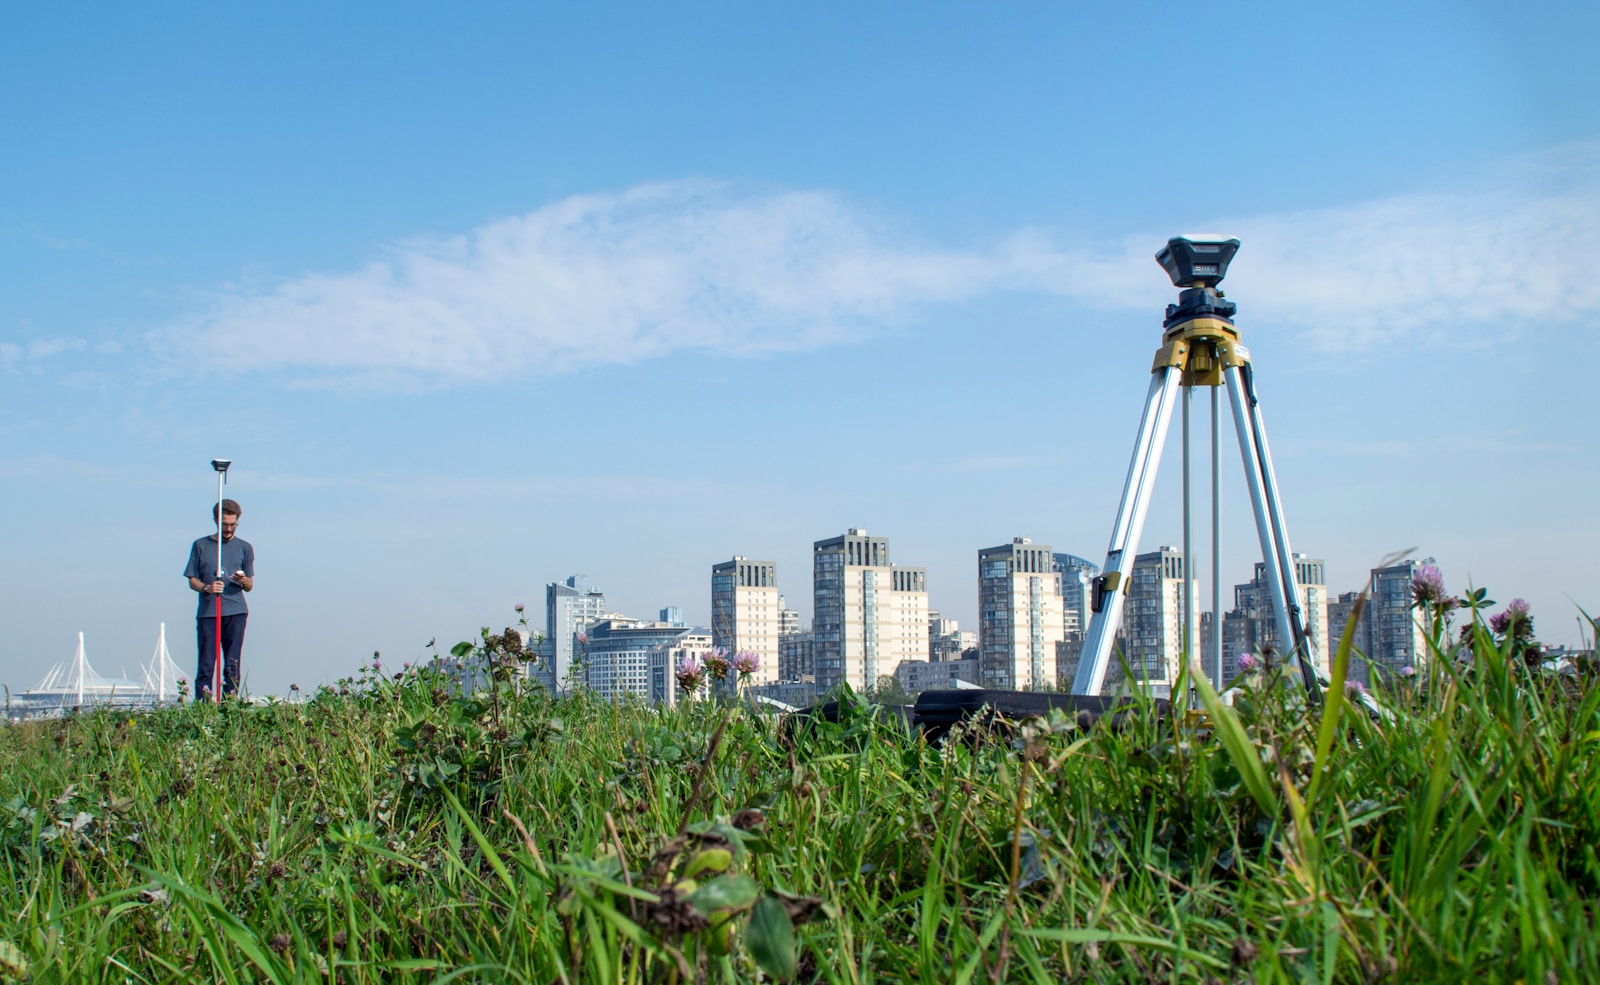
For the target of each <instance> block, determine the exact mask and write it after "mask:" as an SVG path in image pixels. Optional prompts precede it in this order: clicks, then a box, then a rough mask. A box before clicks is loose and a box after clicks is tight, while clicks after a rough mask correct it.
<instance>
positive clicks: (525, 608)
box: [517, 602, 528, 612]
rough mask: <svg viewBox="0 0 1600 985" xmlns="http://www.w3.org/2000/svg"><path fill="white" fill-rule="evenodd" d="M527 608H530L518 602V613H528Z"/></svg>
mask: <svg viewBox="0 0 1600 985" xmlns="http://www.w3.org/2000/svg"><path fill="white" fill-rule="evenodd" d="M527 608H528V607H527V606H525V605H523V604H522V603H521V602H518V603H517V611H518V612H524V611H526V610H527Z"/></svg>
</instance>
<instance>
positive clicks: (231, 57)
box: [0, 3, 1600, 691]
mask: <svg viewBox="0 0 1600 985" xmlns="http://www.w3.org/2000/svg"><path fill="white" fill-rule="evenodd" d="M1204 10H1205V14H1206V18H1205V19H1204V20H1202V19H1201V18H1199V17H1198V16H1193V15H1185V16H1181V17H1177V16H1174V15H1173V8H1171V6H1170V5H1158V4H1103V5H1100V6H1099V7H1098V8H1096V7H1091V6H1089V5H1078V6H1076V7H1068V6H1066V5H1022V4H1018V5H1006V6H1004V7H1000V8H978V7H973V6H971V5H960V4H936V5H935V4H880V5H842V4H841V5H810V6H808V7H806V8H804V9H800V8H783V9H779V8H773V7H770V6H767V5H731V4H730V5H723V6H716V5H697V6H691V5H685V4H678V5H637V6H622V5H603V4H586V5H581V6H579V5H574V6H567V7H560V8H543V9H540V8H530V7H526V6H522V5H515V6H514V5H503V6H496V5H488V4H483V5H472V6H471V7H470V9H447V8H441V7H437V6H432V5H421V4H415V5H375V4H374V5H350V6H345V7H342V8H339V9H334V10H329V9H325V5H310V4H301V5H295V4H280V5H274V6H273V7H272V8H271V9H270V10H267V9H261V10H256V11H240V10H236V9H231V8H221V7H217V6H215V5H210V6H200V5H194V6H191V7H188V8H183V7H178V6H169V7H164V8H161V9H160V10H150V9H138V8H130V7H126V6H113V5H103V6H92V5H89V6H76V7H73V6H66V5H46V6H37V5H36V6H34V7H31V8H26V9H17V10H13V11H11V12H10V13H9V14H8V17H7V24H6V29H5V30H4V31H0V133H4V134H6V139H5V151H4V153H3V154H0V270H3V271H4V278H3V280H0V284H3V287H4V289H3V290H0V507H3V508H4V511H5V515H6V522H5V523H4V525H3V526H0V625H3V628H4V632H5V638H6V641H7V645H6V647H5V648H4V649H3V650H0V681H4V682H5V683H7V684H9V685H10V686H11V687H12V688H14V689H16V688H21V687H26V686H28V685H29V684H31V683H32V682H33V681H34V680H35V679H37V678H38V677H39V676H40V675H42V674H43V672H44V671H45V669H46V668H47V667H48V665H49V664H50V663H52V662H55V661H57V660H60V659H64V658H66V657H68V656H70V654H71V651H72V647H73V645H74V643H75V636H74V634H75V633H76V632H77V631H79V630H82V631H84V632H85V633H86V635H87V639H88V645H89V655H90V658H91V660H92V661H94V662H95V664H96V666H97V668H98V669H100V670H101V671H102V672H107V673H114V672H116V671H118V670H119V669H121V668H123V667H126V669H127V670H128V671H129V672H132V671H133V670H134V668H135V666H136V665H137V664H138V663H139V662H141V661H142V660H144V659H146V658H147V657H148V654H149V651H150V648H151V646H152V645H153V643H154V636H155V630H156V625H157V623H159V622H161V621H165V622H166V623H167V624H168V630H169V637H170V638H171V640H172V649H173V652H174V656H175V657H176V658H177V659H178V661H179V663H180V664H181V665H183V666H189V665H190V664H191V663H192V661H193V642H192V635H191V634H192V618H193V607H194V600H193V596H192V595H191V594H190V593H189V592H188V591H187V590H186V588H185V587H184V585H183V582H182V580H181V578H180V577H179V573H180V572H181V570H182V566H183V562H184V558H185V556H186V552H187V543H188V541H189V540H190V539H192V538H193V537H195V536H198V535H200V534H202V533H204V532H205V529H206V526H207V524H208V523H209V503H210V501H211V497H212V495H213V494H214V479H213V476H212V473H211V471H210V469H209V467H208V465H207V461H208V460H209V459H210V458H212V457H213V456H216V455H226V456H229V457H232V458H233V459H234V460H235V461H236V462H237V463H238V465H237V467H236V469H235V473H234V480H233V485H232V487H231V492H232V493H233V494H234V495H235V496H236V497H237V498H238V499H240V500H241V501H242V502H243V503H244V506H245V516H244V518H243V523H242V525H241V534H242V535H243V536H245V537H246V538H248V539H250V540H251V541H252V542H253V543H255V545H256V548H257V552H258V556H259V579H258V587H257V590H256V592H255V593H253V596H252V599H251V601H252V606H253V616H252V622H251V626H250V630H249V637H248V640H247V645H246V669H247V672H248V674H249V676H250V680H251V683H252V686H253V687H254V688H255V689H257V690H266V691H281V690H283V689H284V688H286V687H287V686H288V684H289V683H290V682H297V683H301V684H302V685H309V684H312V683H315V682H319V681H323V680H328V679H331V678H333V677H335V676H338V675H339V674H341V673H344V672H347V671H349V670H351V669H353V668H354V667H355V666H356V665H357V664H359V662H360V661H361V659H362V658H363V657H369V656H370V654H371V653H372V651H374V650H381V651H382V652H383V653H384V655H385V657H386V658H387V659H389V660H391V661H395V662H398V661H400V660H405V659H413V658H415V657H416V656H417V655H418V654H419V652H420V650H421V647H422V645H423V644H424V643H426V642H427V641H428V640H429V639H430V638H434V637H437V638H438V639H440V640H441V641H446V642H450V641H454V640H456V639H461V638H465V637H466V636H468V635H470V634H471V633H473V632H474V631H475V630H476V628H477V627H479V626H482V625H486V624H493V625H495V626H497V627H498V626H503V625H505V624H506V623H507V622H509V621H510V619H511V606H512V605H513V604H515V603H517V602H526V603H528V605H529V609H530V614H531V615H534V616H535V617H536V618H537V617H541V616H542V589H541V586H542V585H543V584H544V583H545V582H548V581H551V580H554V579H557V578H561V577H565V576H566V575H568V574H571V573H573V572H579V571H581V572H585V573H587V574H588V575H590V576H591V578H592V579H593V580H594V581H595V582H597V583H598V584H600V585H601V586H602V587H603V588H605V589H606V591H607V592H608V595H609V596H610V598H611V600H612V602H613V604H614V607H615V608H616V609H618V610H620V611H624V612H628V613H633V614H638V615H646V614H650V613H653V612H654V611H655V610H656V609H657V608H659V607H661V606H663V605H667V604H677V605H681V606H683V607H684V609H685V611H686V613H687V615H688V616H689V617H690V618H691V619H702V620H703V619H704V618H705V615H706V612H707V610H708V607H709V600H708V596H709V584H708V583H709V568H710V566H711V565H712V564H713V563H714V562H716V561H718V560H721V559H725V558H727V557H728V556H731V555H732V554H735V553H739V554H746V555H749V556H754V557H763V558H770V559H773V560H775V561H777V562H778V565H779V580H780V585H781V587H782V588H783V589H784V591H785V592H786V594H787V595H788V597H789V598H790V600H791V602H792V603H794V604H796V605H797V606H798V607H799V608H800V609H801V610H802V611H803V612H804V613H805V614H806V616H807V617H808V618H809V609H810V590H811V584H810V566H809V554H810V544H811V542H812V541H813V540H815V539H819V538H822V537H827V536H831V535H834V534H837V533H839V532H841V531H843V529H844V528H846V527H848V526H863V527H866V528H868V529H869V530H871V531H872V532H873V533H882V534H885V535H887V536H889V537H890V538H891V539H892V549H893V553H894V557H895V560H896V561H898V562H900V563H906V564H921V565H925V566H927V568H928V569H929V586H930V595H931V601H932V604H933V605H934V606H935V607H937V608H940V609H942V610H944V611H946V612H948V613H951V614H953V615H955V616H956V617H958V618H960V619H961V620H962V621H963V622H964V623H966V624H968V625H969V626H971V627H972V628H976V627H975V615H976V571H975V565H976V551H977V550H978V549H979V548H981V547H985V546H989V545H992V544H996V543H1002V542H1004V541H1006V540H1007V539H1009V538H1010V537H1012V536H1015V535H1025V536H1031V537H1033V538H1034V539H1035V540H1036V541H1044V542H1047V543H1050V544H1052V545H1053V546H1055V547H1056V548H1057V549H1058V550H1066V551H1071V552H1073V553H1078V554H1083V555H1085V556H1088V557H1091V558H1097V559H1098V558H1099V557H1100V556H1101V555H1103V553H1104V550H1105V541H1106V537H1107V535H1108V533H1109V530H1110V524H1111V520H1112V518H1113V517H1112V514H1113V512H1114V509H1115V504H1116V499H1117V496H1118V494H1119V492H1120V488H1121V482H1122V478H1123V474H1124V472H1125V470H1126V467H1127V457H1128V453H1129V448H1130V444H1131V441H1132V438H1133V432H1134V428H1135V426H1136V424H1137V417H1138V410H1139V405H1140V402H1141V400H1142V398H1143V395H1144V392H1145V387H1146V383H1147V379H1148V377H1147V373H1148V367H1149V359H1150V354H1151V352H1152V351H1153V350H1154V348H1155V346H1156V343H1157V339H1158V334H1159V319H1160V315H1161V312H1162V308H1163V306H1164V305H1165V304H1166V303H1167V302H1168V301H1169V300H1171V298H1172V294H1173V292H1172V290H1171V288H1170V287H1169V286H1168V285H1167V283H1166V281H1165V278H1164V276H1163V275H1162V273H1161V271H1160V269H1159V268H1158V267H1157V266H1156V265H1155V263H1154V262H1153V261H1152V260H1151V259H1150V257H1151V255H1152V254H1153V253H1154V252H1155V250H1156V249H1157V248H1159V247H1160V245H1161V244H1162V243H1163V242H1164V241H1165V239H1166V237H1167V236H1169V235H1171V234H1173V233H1176V232H1181V231H1185V230H1188V229H1193V228H1202V229H1220V230H1223V231H1226V232H1228V233H1231V234H1233V235H1237V236H1239V237H1240V238H1241V239H1242V240H1243V241H1244V247H1243V249H1242V251H1241V252H1240V254H1239V257H1238V259H1237V260H1236V261H1235V265H1234V268H1233V272H1232V273H1231V274H1230V277H1229V280H1228V283H1227V285H1226V286H1227V287H1228V288H1229V296H1230V297H1232V298H1233V299H1234V300H1236V301H1237V302H1238V303H1239V305H1240V316H1239V325H1240V327H1241V330H1242V331H1243V332H1244V333H1245V337H1246V340H1247V341H1248V342H1249V343H1250V345H1251V349H1252V351H1253V353H1254V355H1255V360H1256V363H1257V370H1258V375H1259V381H1260V389H1261V394H1262V399H1263V401H1264V408H1265V412H1266V416H1267V422H1268V425H1269V428H1270V430H1271V434H1272V439H1273V450H1274V453H1275V455H1276V458H1277V464H1278V471H1279V477H1280V481H1281V483H1282V486H1283V491H1284V496H1285V500H1286V507H1287V511H1288V518H1289V522H1290V529H1291V533H1292V535H1293V539H1294V546H1295V548H1296V549H1297V550H1301V551H1305V552H1307V553H1309V554H1312V555H1314V556H1319V557H1324V558H1326V559H1327V561H1328V571H1329V577H1330V582H1332V585H1331V587H1332V588H1334V589H1335V590H1350V589H1354V588H1357V587H1359V584H1360V582H1361V580H1362V579H1363V577H1364V575H1365V571H1366V569H1367V568H1368V567H1369V566H1370V565H1371V564H1373V563H1376V562H1377V561H1378V560H1379V559H1380V558H1381V557H1383V556H1385V555H1387V554H1389V553H1390V552H1392V551H1396V550H1400V549H1404V548H1408V547H1416V548H1417V553H1418V555H1419V556H1420V555H1424V554H1432V555H1435V556H1436V557H1438V559H1439V561H1440V564H1441V566H1442V567H1443V568H1444V570H1445V573H1446V576H1447V578H1448V580H1449V581H1450V583H1451V584H1452V586H1453V587H1457V588H1463V587H1465V586H1466V585H1467V584H1468V583H1469V582H1471V583H1473V584H1479V585H1485V586H1487V587H1488V588H1489V589H1490V591H1491V595H1492V596H1494V597H1497V598H1500V599H1501V601H1505V600H1508V599H1509V598H1511V597H1512V596H1516V595H1521V596H1525V597H1527V598H1528V599H1529V600H1530V601H1531V602H1532V603H1533V609H1534V614H1535V616H1536V619H1537V620H1538V622H1537V625H1538V628H1539V630H1540V633H1541V635H1542V636H1544V637H1545V638H1546V639H1549V640H1551V641H1554V642H1567V643H1575V642H1577V640H1578V631H1577V623H1576V618H1575V617H1576V610H1575V608H1574V603H1575V602H1576V603H1579V604H1582V605H1584V606H1585V607H1587V608H1589V609H1590V610H1591V611H1596V610H1600V572H1597V569H1596V567H1595V565H1594V563H1593V557H1594V555H1595V553H1596V548H1597V547H1600V521H1597V520H1596V518H1595V513H1594V510H1593V506H1592V502H1593V490H1594V489H1595V488H1596V480H1597V479H1600V474H1597V471H1600V466H1597V464H1596V463H1597V462H1600V457H1597V455H1596V452H1597V451H1600V439H1597V438H1596V435H1595V429H1594V420H1595V412H1594V409H1593V407H1594V397H1593V393H1594V383H1593V380H1594V370H1593V358H1594V352H1595V342H1596V336H1595V330H1594V329H1593V327H1592V325H1593V324H1594V319H1595V316H1596V315H1597V314H1600V278H1596V276H1595V273H1594V269H1593V257H1594V256H1596V255H1597V253H1600V99H1597V98H1596V97H1597V96H1600V92H1597V89H1596V84H1595V82H1594V79H1593V77H1592V73H1591V72H1590V71H1589V68H1588V65H1589V63H1590V60H1591V57H1590V53H1589V52H1588V51H1587V50H1586V49H1585V45H1586V44H1587V43H1588V39H1591V38H1593V37H1594V36H1595V34H1596V30H1597V28H1600V11H1597V10H1596V9H1595V8H1594V6H1593V5H1592V4H1590V5H1584V4H1570V5H1560V4H1538V5H1527V4H1523V5H1513V4H1509V3H1506V4H1471V3H1467V4H1460V3H1456V4H1447V3H1439V4H1429V3H1417V4H1404V5H1401V4H1377V3H1373V4H1364V3H1354V4H1348V5H1345V6H1343V7H1341V8H1339V10H1338V11H1337V13H1336V14H1334V13H1332V12H1330V11H1329V9H1328V8H1325V7H1305V8H1303V9H1302V8H1300V7H1298V6H1296V5H1266V4H1261V5H1243V4H1241V5H1229V4H1222V5H1208V6H1206V7H1205V9H1204ZM1174 437H1175V436H1174ZM1224 454H1225V458H1224V463H1225V467H1226V469H1227V471H1226V484H1225V489H1224V523H1225V525H1226V526H1227V527H1228V542H1229V543H1228V546H1227V550H1226V551H1225V558H1224V563H1225V573H1224V581H1225V582H1226V583H1227V584H1229V585H1231V584H1232V582H1234V581H1238V580H1243V579H1244V578H1245V577H1246V576H1247V574H1248V570H1249V564H1250V561H1251V559H1252V551H1253V550H1254V546H1253V539H1252V537H1251V536H1250V530H1249V520H1248V514H1247V501H1246V499H1245V496H1244V493H1243V490H1242V488H1241V484H1240V483H1239V482H1238V481H1237V479H1236V475H1237V472H1238V467H1237V464H1236V463H1237V456H1236V452H1235V451H1234V450H1233V448H1232V446H1231V445H1225V447H1224ZM1176 473H1177V461H1176V441H1174V442H1173V443H1172V444H1171V445H1170V446H1169V455H1168V457H1167V463H1166V467H1165V469H1164V471H1163V478H1164V481H1163V482H1162V484H1161V490H1160V497H1161V498H1160V500H1159V501H1158V503H1157V506H1156V509H1155V510H1154V511H1153V513H1152V517H1151V520H1150V523H1149V526H1148V528H1147V531H1146V535H1145V538H1144V544H1145V546H1147V547H1154V546H1156V545H1157V544H1160V543H1170V542H1174V541H1175V540H1176V538H1177V536H1178V530H1179V527H1178V522H1177V515H1176V495H1177V493H1176V487H1177V482H1176ZM1203 595H1204V596H1205V597H1209V588H1208V587H1206V588H1203Z"/></svg>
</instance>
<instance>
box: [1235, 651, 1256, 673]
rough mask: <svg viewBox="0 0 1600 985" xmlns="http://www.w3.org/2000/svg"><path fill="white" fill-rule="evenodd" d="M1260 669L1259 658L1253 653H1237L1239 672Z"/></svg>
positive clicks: (1251, 671)
mask: <svg viewBox="0 0 1600 985" xmlns="http://www.w3.org/2000/svg"><path fill="white" fill-rule="evenodd" d="M1260 669H1261V658H1260V657H1258V656H1256V655H1255V654H1253V653H1241V654H1239V673H1241V674H1253V673H1255V672H1256V671H1258V670H1260Z"/></svg>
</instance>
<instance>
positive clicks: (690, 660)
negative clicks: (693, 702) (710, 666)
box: [673, 653, 706, 694]
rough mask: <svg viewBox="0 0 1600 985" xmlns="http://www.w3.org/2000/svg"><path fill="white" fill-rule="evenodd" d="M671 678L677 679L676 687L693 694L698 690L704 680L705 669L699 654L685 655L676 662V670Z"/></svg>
mask: <svg viewBox="0 0 1600 985" xmlns="http://www.w3.org/2000/svg"><path fill="white" fill-rule="evenodd" d="M673 676H675V677H676V678H677V679H678V687H679V688H680V689H682V690H684V691H688V692H689V693H690V694H693V693H694V692H695V691H698V690H700V685H701V683H702V682H703V681H704V680H705V676H706V667H705V664H704V663H702V662H701V660H700V656H699V654H695V653H685V654H684V655H683V657H682V658H681V659H679V661H678V666H677V669H676V670H675V671H674V673H673Z"/></svg>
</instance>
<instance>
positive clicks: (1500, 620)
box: [1489, 610, 1511, 633]
mask: <svg viewBox="0 0 1600 985" xmlns="http://www.w3.org/2000/svg"><path fill="white" fill-rule="evenodd" d="M1489 628H1490V629H1492V630H1494V631H1495V632H1497V633H1504V632H1505V631H1506V630H1508V629H1510V628H1511V613H1510V611H1509V610H1508V611H1506V612H1496V613H1495V614H1494V615H1492V616H1490V617H1489Z"/></svg>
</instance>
